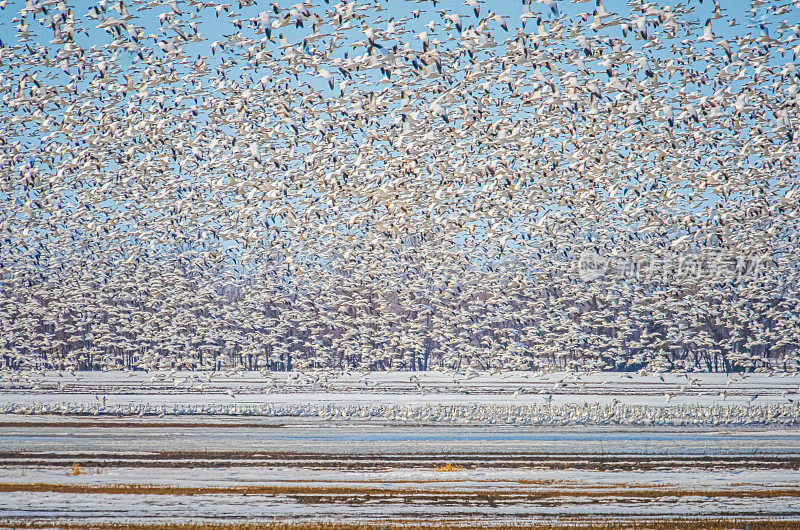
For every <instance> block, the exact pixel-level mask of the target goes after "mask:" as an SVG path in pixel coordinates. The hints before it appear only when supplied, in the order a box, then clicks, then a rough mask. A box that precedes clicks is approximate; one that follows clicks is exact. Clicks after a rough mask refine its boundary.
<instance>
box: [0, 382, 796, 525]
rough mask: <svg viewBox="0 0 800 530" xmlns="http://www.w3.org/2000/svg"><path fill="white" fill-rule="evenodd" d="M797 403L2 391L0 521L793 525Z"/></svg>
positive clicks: (267, 389) (411, 389) (130, 386)
mask: <svg viewBox="0 0 800 530" xmlns="http://www.w3.org/2000/svg"><path fill="white" fill-rule="evenodd" d="M798 383H800V381H798V379H797V378H795V377H792V376H783V377H781V376H777V375H766V374H765V375H761V374H758V375H750V376H747V377H739V376H735V377H732V378H728V377H727V376H725V375H711V374H697V375H695V374H689V375H687V376H684V375H676V374H664V375H663V376H639V375H627V374H591V375H588V374H582V375H581V374H565V373H550V374H527V373H526V374H519V373H514V374H508V373H499V374H492V375H489V374H484V375H478V376H468V375H466V374H445V373H416V374H412V373H379V374H349V375H330V376H327V377H325V376H321V375H315V376H311V375H302V374H289V375H287V374H266V375H265V374H261V373H236V374H233V373H231V374H221V375H214V376H212V377H208V375H207V374H206V375H204V374H197V373H195V374H190V373H166V372H164V373H158V374H153V373H150V374H144V373H135V374H125V373H116V374H109V373H78V374H74V375H73V374H52V373H51V374H45V375H33V374H23V373H15V374H5V375H4V377H3V380H2V381H1V382H0V410H2V413H1V414H0V520H1V521H3V522H5V523H6V524H8V525H14V524H18V523H21V522H28V523H29V522H43V523H47V524H53V525H56V526H58V525H60V524H67V523H70V524H72V523H84V524H90V525H97V524H102V523H105V522H108V523H132V522H136V523H163V522H181V521H187V522H197V521H217V522H220V521H242V520H248V521H273V520H278V521H311V520H313V521H347V522H365V521H367V522H368V521H386V520H387V517H388V518H392V520H395V521H400V520H402V521H413V522H440V521H444V520H446V521H455V522H459V523H464V522H472V523H479V524H485V525H490V524H493V523H501V522H515V523H519V522H532V521H543V520H545V521H562V522H563V521H574V520H576V519H577V520H581V521H587V520H588V521H597V520H608V519H613V520H619V519H621V520H626V521H628V520H631V521H633V520H637V521H642V520H651V519H660V518H665V517H696V518H725V519H731V520H733V519H743V520H744V519H753V518H755V519H759V518H761V519H763V518H771V519H790V520H795V519H797V520H800V515H799V514H800V486H798V485H800V428H799V427H798V424H799V423H800V420H799V419H798V418H800V410H798V405H797V402H796V401H795V397H796V394H797V390H798ZM73 464H77V467H73Z"/></svg>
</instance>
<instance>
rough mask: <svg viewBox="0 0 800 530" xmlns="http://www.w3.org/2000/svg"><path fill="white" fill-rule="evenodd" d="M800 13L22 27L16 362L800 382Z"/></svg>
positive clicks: (257, 2)
mask: <svg viewBox="0 0 800 530" xmlns="http://www.w3.org/2000/svg"><path fill="white" fill-rule="evenodd" d="M799 6H800V4H798V3H797V2H795V1H791V2H790V1H767V0H752V1H751V2H749V4H746V3H744V2H742V3H741V5H740V3H739V2H716V1H714V0H705V2H703V1H702V0H701V1H697V0H681V1H673V2H669V3H666V2H643V1H641V0H630V1H629V2H628V3H627V4H625V3H623V2H611V0H606V2H605V4H604V2H603V0H594V1H591V2H586V1H581V0H573V1H569V2H568V1H566V0H562V1H557V0H537V1H535V2H533V1H531V0H523V2H522V3H521V4H520V3H517V2H511V1H508V2H502V1H500V0H498V1H496V2H482V1H480V0H467V1H465V2H463V3H462V2H460V1H452V2H451V1H443V0H442V1H436V0H431V1H428V0H417V1H414V2H408V1H404V2H400V1H399V0H398V1H386V0H369V1H367V0H354V1H341V2H337V1H335V0H330V1H329V0H314V1H313V2H312V1H310V0H306V1H304V2H300V3H296V4H292V5H290V4H287V3H283V2H275V3H270V2H268V1H264V0H237V1H234V2H233V3H230V4H221V3H216V2H212V1H205V0H186V1H178V0H150V1H146V0H133V1H127V0H114V1H109V0H100V1H99V2H98V3H96V4H94V5H87V4H84V3H81V2H77V3H70V2H69V1H68V0H41V1H39V0H26V1H24V2H19V1H17V2H15V1H13V0H1V1H0V7H2V10H0V19H1V20H2V21H3V23H2V24H0V28H2V29H0V35H2V43H1V44H0V99H2V104H1V105H0V329H2V333H1V334H0V365H2V366H3V367H6V368H7V367H12V368H34V369H36V368H56V369H114V368H128V369H148V370H149V369H172V368H174V369H223V368H229V367H231V366H233V367H242V368H246V369H267V370H304V371H308V370H322V369H330V368H333V369H348V368H355V369H359V370H398V369H399V370H427V369H430V368H433V367H445V368H452V369H457V370H462V371H463V370H474V371H479V372H480V371H484V370H492V369H502V370H530V369H537V368H543V367H560V368H566V369H570V370H607V369H616V370H643V371H664V370H708V371H738V370H745V371H772V370H792V371H793V370H796V369H797V353H798V338H800V310H798V307H800V304H798V301H799V300H800V296H799V295H800V293H799V292H798V271H800V267H799V266H798V265H799V264H798V213H800V208H799V207H800V204H798V199H799V198H800V193H798V184H800V178H798V175H800V173H798V169H799V168H798V145H799V144H798V142H800V135H798V134H797V133H796V129H797V127H798V126H800V122H798V118H799V117H800V115H799V114H798V110H799V109H800V94H799V93H798V92H800V90H799V86H800V85H799V83H800V72H798V68H797V66H796V64H797V60H798V54H800V16H799V13H800V12H799V11H798V9H800V7H799ZM734 11H735V12H734ZM12 28H13V29H12Z"/></svg>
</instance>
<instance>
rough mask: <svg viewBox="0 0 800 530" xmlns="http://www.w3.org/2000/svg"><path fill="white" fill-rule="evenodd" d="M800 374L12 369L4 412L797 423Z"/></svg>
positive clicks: (0, 395) (0, 400)
mask: <svg viewBox="0 0 800 530" xmlns="http://www.w3.org/2000/svg"><path fill="white" fill-rule="evenodd" d="M794 375H796V374H794ZM794 375H789V376H779V375H769V374H754V375H747V376H733V377H729V376H726V375H724V374H686V375H678V374H663V375H657V376H654V375H648V376H644V375H635V374H610V373H595V374H569V373H563V372H555V373H546V374H538V373H529V372H525V373H519V372H517V373H513V372H512V373H497V374H483V375H470V374H459V373H441V372H417V373H413V372H394V373H368V374H367V373H360V374H346V375H327V376H326V375H321V374H315V375H305V374H299V373H289V374H286V373H277V374H276V373H268V374H262V373H258V372H250V373H230V374H216V375H211V374H210V373H206V374H198V373H185V372H184V373H181V372H163V373H151V374H146V373H141V372H134V373H109V372H94V373H92V372H89V373H78V374H75V375H72V374H63V373H58V374H44V375H40V374H36V375H33V374H31V375H21V374H12V375H8V374H7V376H6V377H5V378H4V379H3V380H2V381H0V413H15V414H30V413H35V414H92V415H101V414H111V415H119V414H123V415H187V414H189V415H209V414H214V415H251V416H270V417H309V418H322V419H326V420H348V421H374V420H381V421H391V422H403V423H411V424H453V423H456V424H458V423H479V424H496V423H513V424H521V425H672V426H693V425H706V426H726V425H729V426H733V425H750V426H758V425H765V426H791V425H797V424H799V423H800V402H798V400H797V399H796V398H797V396H798V386H799V385H800V380H798V379H797V378H796V377H794Z"/></svg>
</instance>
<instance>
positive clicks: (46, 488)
mask: <svg viewBox="0 0 800 530" xmlns="http://www.w3.org/2000/svg"><path fill="white" fill-rule="evenodd" d="M0 492H4V493H11V492H29V493H80V494H120V495H223V494H227V495H288V496H292V497H296V498H297V499H298V500H301V499H303V498H306V497H308V498H311V499H313V502H322V501H324V502H358V501H360V500H363V499H365V498H369V499H370V500H383V501H385V500H388V499H393V498H400V499H402V498H404V497H413V498H414V499H420V500H439V501H442V500H447V501H453V500H458V501H463V500H467V501H470V500H472V501H480V500H483V501H503V500H517V501H526V500H527V501H531V500H540V499H549V498H561V497H579V498H608V497H617V498H640V499H655V498H663V497H726V498H777V497H792V498H797V497H800V488H776V489H767V490H763V489H762V490H681V489H670V488H648V489H644V488H643V489H633V490H631V489H629V488H624V489H607V490H574V491H562V490H548V491H535V492H520V491H502V490H501V491H475V490H464V489H460V490H430V489H412V488H376V487H349V486H323V487H318V486H227V487H219V486H199V487H182V486H161V485H150V484H100V485H96V484H45V483H33V484H16V483H0Z"/></svg>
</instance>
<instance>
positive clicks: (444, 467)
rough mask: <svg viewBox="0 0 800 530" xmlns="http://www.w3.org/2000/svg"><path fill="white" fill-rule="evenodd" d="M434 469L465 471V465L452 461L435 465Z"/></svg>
mask: <svg viewBox="0 0 800 530" xmlns="http://www.w3.org/2000/svg"><path fill="white" fill-rule="evenodd" d="M433 470H434V471H464V466H458V465H455V466H454V465H453V464H451V463H449V462H448V463H447V464H442V465H439V466H435V467H434V468H433Z"/></svg>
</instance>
